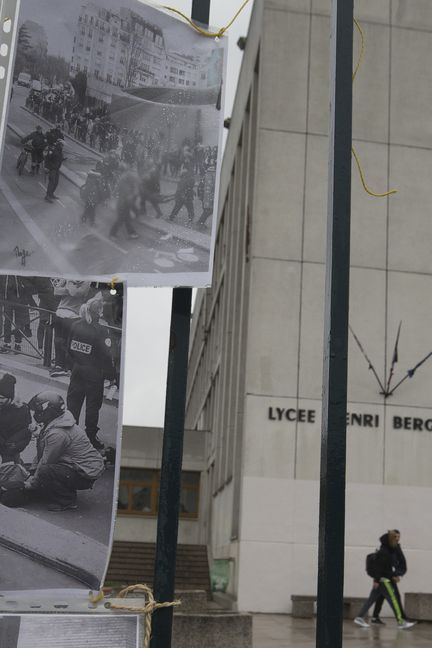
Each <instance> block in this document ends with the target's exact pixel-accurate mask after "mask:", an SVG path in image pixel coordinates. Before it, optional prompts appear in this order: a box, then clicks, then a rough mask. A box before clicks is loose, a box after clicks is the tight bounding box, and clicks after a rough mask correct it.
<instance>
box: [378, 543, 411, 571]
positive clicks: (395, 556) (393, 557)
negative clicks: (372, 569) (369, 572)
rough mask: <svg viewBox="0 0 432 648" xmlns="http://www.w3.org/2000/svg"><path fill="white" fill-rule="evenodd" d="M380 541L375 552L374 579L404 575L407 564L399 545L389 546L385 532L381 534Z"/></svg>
mask: <svg viewBox="0 0 432 648" xmlns="http://www.w3.org/2000/svg"><path fill="white" fill-rule="evenodd" d="M380 542H381V547H380V549H379V551H378V554H377V561H376V574H377V575H376V578H375V580H379V579H380V578H388V579H391V578H393V577H394V576H404V574H406V571H407V565H406V560H405V556H404V554H403V551H402V548H401V546H400V545H396V547H390V545H389V539H388V534H387V533H385V534H384V535H382V536H381V538H380Z"/></svg>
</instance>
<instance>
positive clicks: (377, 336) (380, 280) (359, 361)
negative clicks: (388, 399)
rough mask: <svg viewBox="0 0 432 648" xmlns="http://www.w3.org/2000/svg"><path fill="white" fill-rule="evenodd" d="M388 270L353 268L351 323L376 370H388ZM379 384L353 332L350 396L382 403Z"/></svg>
mask: <svg viewBox="0 0 432 648" xmlns="http://www.w3.org/2000/svg"><path fill="white" fill-rule="evenodd" d="M385 290H386V285H385V272H384V271H381V270H369V269H365V268H352V269H351V281H350V316H349V320H350V324H351V327H352V329H353V330H354V332H355V333H356V335H357V337H358V338H359V340H360V343H361V344H362V346H363V348H364V350H365V352H366V353H367V355H368V357H369V359H370V360H371V362H372V363H373V365H374V367H375V369H376V371H377V374H378V376H379V378H380V380H381V382H382V383H383V382H384V374H385V307H386V293H385ZM380 391H381V390H380V387H379V384H378V382H377V380H376V379H375V377H374V375H373V373H372V371H371V370H370V369H369V367H368V363H367V362H366V360H365V359H364V357H363V355H362V354H361V352H360V349H359V348H358V346H357V344H356V342H355V340H354V338H353V336H352V335H351V334H350V336H349V348H348V400H349V401H350V402H351V403H369V404H373V403H375V404H377V405H378V404H382V399H383V397H382V395H381V394H380Z"/></svg>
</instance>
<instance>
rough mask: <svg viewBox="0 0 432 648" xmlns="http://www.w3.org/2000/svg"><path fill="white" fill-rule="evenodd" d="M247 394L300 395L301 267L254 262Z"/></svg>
mask: <svg viewBox="0 0 432 648" xmlns="http://www.w3.org/2000/svg"><path fill="white" fill-rule="evenodd" d="M251 264H252V273H251V288H250V302H249V320H250V322H251V326H250V327H249V330H248V347H247V351H246V355H247V366H246V384H245V389H246V393H251V394H255V395H260V394H262V395H271V396H294V397H295V396H296V395H297V363H298V358H297V350H298V333H299V299H300V264H299V263H296V262H287V261H272V260H268V259H252V261H251Z"/></svg>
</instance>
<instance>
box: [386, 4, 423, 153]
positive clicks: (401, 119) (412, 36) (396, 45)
mask: <svg viewBox="0 0 432 648" xmlns="http://www.w3.org/2000/svg"><path fill="white" fill-rule="evenodd" d="M429 13H430V17H431V20H432V5H431V6H430V10H429ZM431 52H432V32H421V31H415V30H410V29H393V36H392V61H391V79H392V82H391V88H392V89H391V132H390V141H391V142H392V143H394V144H408V145H410V146H432V120H431V119H430V111H429V109H428V108H429V106H431V104H432V67H431Z"/></svg>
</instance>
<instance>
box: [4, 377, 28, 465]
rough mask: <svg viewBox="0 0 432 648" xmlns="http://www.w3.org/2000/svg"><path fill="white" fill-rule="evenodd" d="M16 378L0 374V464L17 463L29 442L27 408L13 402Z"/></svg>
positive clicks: (23, 404)
mask: <svg viewBox="0 0 432 648" xmlns="http://www.w3.org/2000/svg"><path fill="white" fill-rule="evenodd" d="M15 384H16V378H15V376H13V375H12V374H9V373H0V456H1V460H2V463H5V462H14V463H19V461H20V453H21V452H22V451H23V450H24V449H25V448H26V447H27V446H28V444H29V443H30V440H31V427H30V426H31V416H30V411H29V408H28V406H27V405H26V404H25V403H21V402H20V401H18V400H15Z"/></svg>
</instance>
